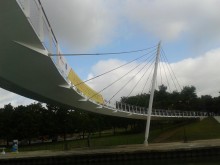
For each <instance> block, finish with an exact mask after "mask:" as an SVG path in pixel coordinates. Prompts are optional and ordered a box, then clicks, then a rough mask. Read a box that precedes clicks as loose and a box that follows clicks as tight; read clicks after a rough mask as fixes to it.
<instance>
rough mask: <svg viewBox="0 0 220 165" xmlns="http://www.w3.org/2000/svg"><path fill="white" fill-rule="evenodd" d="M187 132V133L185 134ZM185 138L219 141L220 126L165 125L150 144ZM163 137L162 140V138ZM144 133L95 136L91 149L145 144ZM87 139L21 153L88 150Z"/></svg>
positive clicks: (208, 121) (210, 121)
mask: <svg viewBox="0 0 220 165" xmlns="http://www.w3.org/2000/svg"><path fill="white" fill-rule="evenodd" d="M184 132H185V133H184ZM184 136H186V137H187V140H189V141H191V140H202V139H217V138H220V124H219V123H218V122H217V121H216V120H215V119H213V118H206V119H203V120H202V121H198V120H197V121H194V122H190V123H180V124H176V125H174V124H171V123H168V124H165V125H164V126H163V128H162V129H161V128H153V129H151V131H150V138H149V142H150V143H152V142H155V140H156V139H158V138H159V139H162V140H161V141H159V142H174V141H183V139H184ZM161 137H162V138H161ZM143 142H144V133H131V132H124V130H120V131H118V132H117V134H116V135H112V132H111V131H110V132H109V131H106V133H103V134H102V136H101V137H99V136H98V134H97V133H96V134H94V135H93V136H92V137H91V140H90V147H91V148H105V147H110V146H117V145H128V144H143ZM87 147H88V141H87V139H81V140H72V141H67V142H55V143H42V144H35V145H31V146H23V147H20V148H19V151H38V150H54V151H56V150H65V149H75V148H87Z"/></svg>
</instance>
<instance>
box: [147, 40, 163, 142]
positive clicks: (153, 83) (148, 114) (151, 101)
mask: <svg viewBox="0 0 220 165" xmlns="http://www.w3.org/2000/svg"><path fill="white" fill-rule="evenodd" d="M160 45H161V42H159V44H158V47H157V56H156V61H155V66H154V74H153V81H152V87H151V93H150V101H149V106H148V113H147V123H146V131H145V141H144V144H145V145H148V137H149V130H150V120H151V113H152V106H153V99H154V90H155V85H156V78H157V68H158V62H159V58H160Z"/></svg>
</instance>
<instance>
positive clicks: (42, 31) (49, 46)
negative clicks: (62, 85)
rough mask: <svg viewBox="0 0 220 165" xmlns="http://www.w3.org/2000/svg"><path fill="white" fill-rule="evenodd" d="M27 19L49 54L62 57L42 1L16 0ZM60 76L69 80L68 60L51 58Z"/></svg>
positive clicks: (57, 57) (56, 57)
mask: <svg viewBox="0 0 220 165" xmlns="http://www.w3.org/2000/svg"><path fill="white" fill-rule="evenodd" d="M16 1H17V3H18V4H19V6H20V8H21V9H22V10H23V13H24V14H25V16H26V17H27V19H28V21H29V23H30V24H31V26H32V28H33V30H34V32H35V33H36V35H37V36H38V38H39V39H40V41H41V42H42V44H43V46H44V47H45V48H46V50H47V51H48V53H49V54H56V55H59V54H60V55H61V54H62V53H61V50H60V47H59V44H58V42H57V39H56V36H55V35H54V32H53V29H52V27H51V25H50V22H49V20H48V18H47V16H46V13H45V11H44V8H43V6H42V4H41V1H40V0H16ZM51 58H52V60H53V62H54V64H55V65H56V67H57V69H58V71H59V72H60V74H61V75H62V76H63V77H64V78H65V79H66V80H67V76H68V73H69V71H70V69H71V67H70V65H69V64H68V63H67V61H66V59H65V58H64V57H62V56H51Z"/></svg>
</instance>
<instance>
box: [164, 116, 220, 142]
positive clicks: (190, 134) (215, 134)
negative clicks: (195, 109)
mask: <svg viewBox="0 0 220 165" xmlns="http://www.w3.org/2000/svg"><path fill="white" fill-rule="evenodd" d="M172 131H174V133H173V134H172V136H170V137H168V138H167V139H166V140H165V141H164V142H173V141H183V139H184V136H186V138H187V140H189V141H192V140H205V139H218V138H220V124H219V123H218V122H217V121H216V120H215V119H214V118H211V117H209V118H205V119H203V120H202V121H196V122H193V123H190V124H188V125H185V126H181V127H179V128H178V129H176V130H169V131H167V132H166V133H164V136H165V134H168V133H169V132H172ZM184 132H185V133H184Z"/></svg>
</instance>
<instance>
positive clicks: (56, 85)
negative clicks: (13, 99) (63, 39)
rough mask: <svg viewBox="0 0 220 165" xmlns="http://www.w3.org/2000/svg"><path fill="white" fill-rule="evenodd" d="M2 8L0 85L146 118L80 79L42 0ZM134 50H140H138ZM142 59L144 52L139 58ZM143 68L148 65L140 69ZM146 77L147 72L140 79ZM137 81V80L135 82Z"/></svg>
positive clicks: (4, 3)
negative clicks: (61, 47)
mask: <svg viewBox="0 0 220 165" xmlns="http://www.w3.org/2000/svg"><path fill="white" fill-rule="evenodd" d="M0 12H1V14H0V20H1V26H0V34H1V38H0V50H1V53H0V86H1V87H2V88H4V89H6V90H9V91H11V92H14V93H17V94H20V95H22V96H25V97H28V98H31V99H35V100H38V101H41V102H45V103H55V104H60V105H66V106H69V107H72V108H74V109H82V110H87V111H91V112H95V113H100V114H105V115H112V116H118V117H127V118H133V119H144V120H146V119H147V116H148V109H147V108H146V107H139V106H134V105H128V104H125V103H120V102H114V103H113V104H110V100H111V99H112V98H113V97H114V96H113V97H112V98H110V100H108V101H105V99H104V98H103V96H102V95H101V92H102V91H99V92H96V91H95V90H93V89H92V88H90V87H89V86H88V85H87V84H86V83H85V82H83V81H82V80H81V79H80V78H79V76H78V75H77V74H76V73H75V72H74V70H73V69H72V68H71V66H70V65H69V64H68V62H67V60H66V59H65V58H64V56H63V54H62V52H61V50H60V47H59V43H58V40H57V38H56V36H55V34H54V32H53V29H52V27H51V25H50V21H49V19H48V18H47V16H46V13H45V11H44V8H43V6H42V4H41V1H40V0H1V1H0ZM152 50H155V47H154V49H151V50H149V52H150V53H152V54H153V53H154V54H155V51H152ZM138 51H143V50H137V51H136V52H138ZM120 53H129V52H120ZM112 54H116V53H112ZM87 55H88V54H87ZM97 55H98V54H97ZM143 57H144V55H143V56H140V57H139V58H137V59H141V58H143ZM149 58H151V57H148V59H149ZM137 59H136V60H137ZM145 60H146V61H147V59H145ZM151 60H154V58H151ZM131 62H132V61H131ZM131 62H129V63H131ZM124 65H125V64H124ZM150 65H152V63H151V64H149V66H150ZM144 67H146V65H145V66H142V67H141V68H144ZM115 69H117V68H115ZM113 70H114V69H113ZM131 70H132V69H131ZM141 70H142V69H140V71H141ZM140 71H139V72H140ZM109 72H110V71H109ZM128 73H129V72H128ZM128 73H126V74H125V75H127V74H128ZM144 75H145V73H144V74H143V75H142V77H143V76H144ZM121 78H123V76H122V77H121ZM131 79H132V77H131ZM174 79H175V77H174ZM117 81H118V80H116V81H115V82H117ZM128 83H129V82H128ZM125 85H127V84H125ZM137 85H138V83H137V84H136V85H135V86H137ZM109 86H110V85H109ZM106 88H107V87H106ZM103 90H104V89H103ZM120 90H121V89H119V90H118V91H117V92H116V93H118V92H120ZM132 91H133V89H132ZM132 91H131V92H132ZM210 115H212V116H213V115H215V114H212V113H207V112H191V111H178V110H163V109H153V110H152V113H151V117H152V118H154V119H156V118H164V119H167V118H173V119H178V118H202V117H205V116H210Z"/></svg>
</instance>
